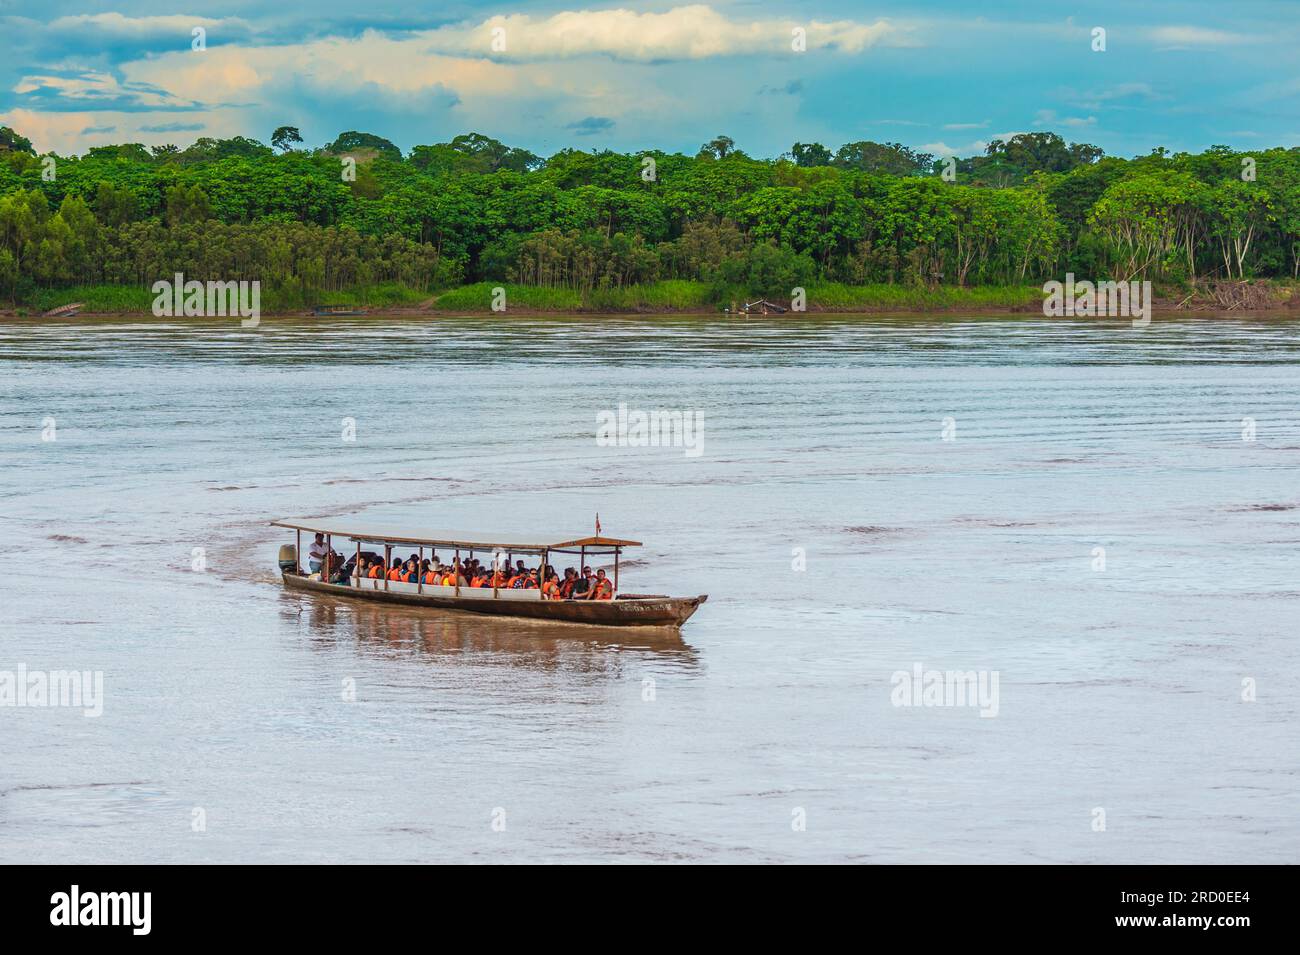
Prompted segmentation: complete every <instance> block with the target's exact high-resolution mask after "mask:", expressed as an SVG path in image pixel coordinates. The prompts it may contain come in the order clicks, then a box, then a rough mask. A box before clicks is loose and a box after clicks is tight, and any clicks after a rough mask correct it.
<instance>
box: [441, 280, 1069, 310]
mask: <svg viewBox="0 0 1300 955" xmlns="http://www.w3.org/2000/svg"><path fill="white" fill-rule="evenodd" d="M496 288H501V289H504V290H505V306H506V309H507V311H508V310H509V309H511V308H523V309H529V310H535V311H557V312H581V311H588V312H635V311H650V312H654V311H669V312H671V311H684V312H686V311H714V310H720V309H722V308H724V307H731V308H739V307H740V306H741V305H743V304H744V303H745V301H754V300H755V299H758V298H760V297H761V296H759V295H756V294H754V293H751V292H747V291H746V290H745V289H729V290H726V291H722V292H718V291H716V290H715V289H713V288H712V287H711V286H709V285H708V284H707V283H705V282H691V281H686V280H681V279H675V280H669V281H663V282H652V283H649V284H646V285H629V286H626V287H624V288H618V289H594V290H592V291H589V292H586V293H585V294H584V293H583V292H579V291H576V290H574V289H567V288H536V287H533V286H527V285H511V284H508V283H502V282H477V283H475V284H473V285H465V286H462V287H461V288H457V289H452V290H451V291H448V292H444V293H443V294H442V295H440V296H438V299H437V301H436V302H435V304H434V307H435V308H436V309H438V310H439V311H449V312H489V311H491V310H492V302H493V289H496ZM1042 298H1043V293H1042V290H1041V289H1040V288H1038V287H1037V286H1033V285H1012V286H980V287H972V288H958V287H957V286H952V285H941V286H938V287H936V288H912V287H908V286H902V285H843V284H840V283H838V282H820V283H817V284H815V285H811V286H809V287H808V289H807V304H808V310H809V311H813V312H817V311H854V310H873V311H888V310H891V309H897V310H908V309H944V308H961V307H963V306H967V307H973V308H1006V309H1012V308H1023V307H1025V306H1029V305H1037V304H1038V303H1040V302H1041V301H1042ZM788 301H789V299H788V298H787V297H781V298H780V299H778V300H777V303H778V304H782V305H784V304H787V303H788Z"/></svg>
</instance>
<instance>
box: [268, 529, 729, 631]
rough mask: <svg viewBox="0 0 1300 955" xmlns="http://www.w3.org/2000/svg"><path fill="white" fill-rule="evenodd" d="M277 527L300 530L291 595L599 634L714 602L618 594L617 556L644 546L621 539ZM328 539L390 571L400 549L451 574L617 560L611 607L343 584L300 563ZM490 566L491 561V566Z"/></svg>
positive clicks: (402, 585) (651, 623)
mask: <svg viewBox="0 0 1300 955" xmlns="http://www.w3.org/2000/svg"><path fill="white" fill-rule="evenodd" d="M271 524H272V526H274V527H282V528H286V529H288V530H291V531H294V532H295V535H296V539H295V542H294V543H293V544H286V545H285V546H283V547H281V548H280V571H281V577H282V579H283V581H284V586H285V589H286V590H300V591H309V592H311V593H321V594H330V595H331V596H337V597H351V598H354V599H357V600H374V601H382V602H386V603H394V604H402V605H405V606H415V607H429V608H431V609H434V610H448V611H455V612H462V613H474V614H485V615H493V616H504V617H525V618H529V619H533V620H544V621H553V622H556V623H564V624H589V625H593V626H599V627H671V628H674V629H677V628H680V627H681V625H682V624H683V623H685V622H686V620H687V619H688V618H689V617H690V616H691V614H693V613H695V611H696V610H697V609H698V608H699V606H700V604H702V603H704V601H706V600H708V599H709V598H708V595H707V594H700V595H699V596H696V597H669V596H666V595H664V594H632V593H622V592H620V591H619V580H618V571H619V567H618V565H619V557H620V556H621V554H622V552H623V550H624V549H625V548H628V547H640V546H641V542H640V541H634V540H624V539H622V538H617V537H602V536H599V535H597V536H593V537H575V538H544V539H543V540H541V541H538V540H537V539H533V540H531V541H528V540H517V539H515V538H513V537H510V536H497V537H493V536H485V535H482V534H460V533H454V532H448V531H436V532H435V531H424V530H421V531H414V530H405V531H403V530H398V529H392V528H384V527H374V526H366V525H361V524H353V523H349V522H346V521H343V522H340V521H334V520H307V519H304V520H296V519H286V520H278V521H272V522H271ZM303 532H306V533H308V534H323V535H324V536H325V545H326V550H327V552H328V553H334V552H335V551H334V540H335V538H343V539H345V540H347V541H348V542H349V548H348V549H349V550H351V549H353V547H352V546H351V545H355V551H356V556H357V558H358V559H359V558H360V557H361V556H362V555H363V554H366V553H368V554H372V555H375V556H379V555H380V554H381V551H380V548H382V557H383V560H384V566H385V567H391V566H392V558H393V556H394V550H393V549H394V548H395V547H396V548H399V551H398V556H400V555H401V550H405V549H407V548H418V559H419V560H421V561H423V560H424V557H425V549H426V548H429V549H430V553H431V555H432V554H436V553H437V551H436V549H437V548H442V549H443V555H444V556H445V555H446V554H447V552H449V551H450V552H451V554H452V561H453V562H452V564H451V566H453V567H460V566H461V560H462V558H466V559H468V558H472V557H474V555H475V554H484V555H490V556H491V558H492V561H497V560H500V559H502V558H504V559H505V560H506V561H507V562H510V561H513V560H514V559H515V556H516V555H525V556H537V557H539V558H540V566H542V567H546V566H547V563H548V560H549V558H550V556H551V555H552V554H576V555H578V557H579V560H580V564H579V567H580V568H581V567H582V566H585V565H586V563H587V561H588V559H589V558H592V557H608V556H613V558H614V565H613V594H612V597H611V599H607V600H588V599H577V600H557V599H554V598H550V597H546V596H544V595H543V594H542V592H541V591H540V590H511V589H506V588H497V587H467V586H450V585H442V584H426V583H424V582H422V581H418V580H417V581H416V582H412V583H407V582H403V581H400V580H388V579H387V578H384V579H379V578H370V577H357V576H356V575H355V571H354V572H353V575H352V576H350V577H345V578H343V580H342V581H340V582H335V583H331V582H330V578H331V577H334V578H336V579H337V573H336V572H331V568H330V567H329V565H328V561H326V566H325V567H324V568H323V569H324V571H325V573H324V574H321V573H307V572H306V571H304V570H303V568H302V566H301V564H300V562H299V561H300V555H301V554H302V535H303ZM492 561H489V563H491V562H492Z"/></svg>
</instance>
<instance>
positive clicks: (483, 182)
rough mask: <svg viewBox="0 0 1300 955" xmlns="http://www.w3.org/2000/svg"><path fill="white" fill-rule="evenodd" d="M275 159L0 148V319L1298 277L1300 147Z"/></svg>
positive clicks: (618, 302) (227, 147)
mask: <svg viewBox="0 0 1300 955" xmlns="http://www.w3.org/2000/svg"><path fill="white" fill-rule="evenodd" d="M272 141H273V142H274V143H275V145H276V147H277V148H278V150H279V153H278V154H277V152H276V150H274V149H272V148H270V147H267V146H264V145H262V144H261V143H258V142H256V141H254V140H251V139H246V138H243V137H235V138H233V139H227V140H214V139H200V140H199V141H197V142H196V143H194V144H193V145H191V146H189V147H187V148H185V149H180V148H178V147H175V146H161V147H154V148H152V149H146V148H145V147H144V146H141V145H139V144H123V145H118V146H104V147H96V148H93V149H91V150H89V151H88V152H87V153H86V154H85V155H83V156H71V157H60V156H53V155H47V156H37V155H35V154H34V151H33V149H32V147H31V144H30V143H29V142H28V141H27V140H26V139H24V138H23V137H21V136H20V135H18V134H17V133H15V132H14V131H13V130H9V129H7V128H0V296H3V297H4V298H7V299H8V300H9V301H11V302H16V303H22V304H23V305H25V306H26V307H29V308H37V307H40V306H41V305H43V304H45V303H50V302H54V303H56V304H58V303H61V302H64V301H68V300H70V299H71V300H86V301H87V304H88V305H89V306H91V307H96V303H97V302H102V303H104V304H105V309H104V310H120V309H119V308H114V307H112V306H111V305H109V304H108V303H111V302H118V303H125V302H129V303H133V304H132V305H131V306H130V310H135V305H134V303H136V302H138V301H140V299H139V294H138V293H139V292H140V291H141V290H143V291H144V293H145V295H146V297H148V289H149V287H150V286H151V285H152V283H153V282H155V281H157V280H159V279H170V278H171V277H172V276H173V275H174V274H175V273H177V272H180V273H183V274H184V276H185V278H186V279H191V280H192V279H197V280H200V281H206V280H218V281H232V280H242V279H249V280H253V279H256V280H259V281H260V282H261V284H262V304H263V308H264V309H266V310H267V311H277V310H294V309H298V308H308V307H311V306H314V305H320V304H363V305H370V306H372V307H383V306H389V307H393V306H398V305H409V304H414V303H417V302H420V301H424V300H426V299H429V298H433V297H434V296H435V295H438V294H439V293H440V292H442V293H443V294H442V295H441V297H440V298H439V299H438V307H439V308H441V309H452V308H466V309H475V310H477V309H479V308H482V307H484V306H483V301H484V295H483V289H484V286H486V288H487V289H488V290H489V295H488V296H487V297H486V298H487V300H488V302H489V304H490V289H491V288H492V287H495V286H497V285H506V286H508V287H509V288H510V293H509V295H508V301H509V302H510V304H515V305H519V306H522V307H527V308H574V307H580V308H586V309H610V310H621V309H656V308H659V309H695V308H707V307H718V306H722V305H726V304H729V303H731V302H737V301H741V300H752V299H754V298H758V297H765V298H768V299H771V300H774V301H781V302H786V301H789V299H790V297H791V295H792V294H793V293H792V290H793V289H794V288H796V287H802V288H805V289H807V290H808V293H809V305H810V307H811V308H818V307H831V308H850V307H873V308H875V307H888V303H889V302H891V301H895V302H897V304H898V307H918V306H924V305H929V304H931V303H932V304H933V305H935V306H936V307H943V306H944V305H946V304H970V305H989V306H993V305H1007V306H1014V305H1016V304H1021V303H1022V302H1021V299H1022V297H1023V291H1024V290H1025V289H1031V290H1032V289H1033V288H1035V287H1041V284H1042V282H1043V281H1044V280H1046V279H1049V278H1062V277H1063V276H1064V275H1065V273H1067V272H1073V273H1074V274H1075V275H1076V276H1078V277H1079V278H1081V279H1082V278H1091V279H1107V278H1113V279H1130V278H1138V279H1142V278H1147V279H1151V280H1153V281H1156V282H1158V283H1163V284H1166V285H1178V284H1189V283H1191V282H1193V281H1195V280H1200V279H1211V280H1230V281H1232V282H1241V281H1243V280H1248V279H1253V278H1271V279H1294V278H1295V277H1296V276H1297V275H1300V148H1292V149H1280V148H1274V149H1262V150H1254V151H1251V152H1249V153H1239V152H1235V151H1233V150H1231V149H1229V148H1227V147H1224V146H1215V147H1211V148H1210V149H1208V150H1206V151H1205V152H1203V153H1199V154H1188V153H1177V154H1170V153H1168V152H1167V151H1166V150H1164V149H1156V150H1154V151H1153V152H1152V153H1151V154H1150V155H1147V156H1141V157H1138V158H1135V159H1131V160H1125V159H1118V158H1114V157H1104V156H1102V154H1101V150H1099V149H1097V148H1096V147H1094V146H1090V145H1088V144H1080V143H1074V144H1067V143H1066V142H1065V141H1064V140H1063V139H1062V138H1061V137H1059V136H1056V135H1055V134H1051V133H1032V134H1022V135H1018V136H1015V137H1013V138H1011V139H1010V140H1008V141H1006V142H1001V141H995V142H994V143H992V144H990V146H989V147H988V150H987V152H986V154H985V155H983V156H976V157H970V158H966V159H962V160H960V161H957V162H955V163H945V162H943V161H936V160H935V157H933V156H928V155H925V154H921V153H917V152H914V151H913V150H911V149H908V148H907V147H905V146H901V145H899V144H896V143H884V144H881V143H870V142H859V143H846V144H844V145H842V146H840V147H839V148H838V149H835V150H831V149H830V148H828V147H825V146H823V145H821V144H818V143H796V144H794V147H793V148H792V149H791V151H790V153H788V154H787V155H785V156H782V157H778V158H776V159H756V158H753V157H750V156H747V155H746V154H745V153H744V152H743V151H741V150H739V149H737V148H736V146H735V144H734V143H733V142H732V141H731V140H730V139H728V138H727V137H725V136H720V137H718V138H717V139H715V140H713V141H711V142H709V143H706V144H705V145H704V146H703V147H702V148H701V150H700V151H699V153H698V154H697V155H695V156H687V155H683V154H680V153H671V154H670V153H664V152H661V151H655V150H651V151H647V152H645V153H639V154H619V153H612V152H596V153H586V152H581V151H577V150H571V149H566V150H561V151H560V152H558V153H556V154H555V155H553V156H551V157H549V158H547V159H543V158H541V157H538V156H535V155H534V154H532V153H530V152H528V151H527V150H523V149H519V148H517V147H510V146H507V145H505V144H503V143H500V142H497V141H496V140H492V139H489V138H488V137H485V136H481V135H479V134H468V135H464V136H458V137H456V138H455V139H453V140H452V141H451V142H449V143H438V144H432V145H419V146H416V147H414V148H413V149H412V150H410V152H409V153H407V154H406V155H403V154H402V153H401V151H400V150H398V149H397V147H396V146H394V145H393V144H392V143H390V142H388V141H387V140H385V139H383V138H382V137H379V136H376V135H374V134H371V133H362V132H356V131H349V132H346V133H343V134H342V135H340V136H339V137H338V138H337V139H336V140H335V141H334V142H333V143H331V144H330V145H329V146H328V147H325V148H323V149H318V150H313V151H306V150H301V149H297V148H295V146H297V145H299V144H300V143H301V138H300V137H299V136H298V135H297V131H296V130H294V129H293V128H292V127H280V128H278V129H276V130H275V133H274V134H273V137H272ZM951 173H955V181H950V179H951V178H952V176H951V175H949V174H951ZM106 286H108V287H116V288H117V289H118V290H117V291H110V290H108V289H106V288H104V287H106ZM82 289H84V290H86V291H85V294H84V295H82V296H81V298H80V299H77V298H76V297H75V296H74V294H73V293H74V292H75V293H77V294H80V291H79V290H82ZM447 290H450V291H447ZM96 296H99V298H98V299H96V300H95V302H92V301H90V300H91V299H93V298H95V297H96ZM1031 300H1032V296H1031ZM458 303H462V304H458Z"/></svg>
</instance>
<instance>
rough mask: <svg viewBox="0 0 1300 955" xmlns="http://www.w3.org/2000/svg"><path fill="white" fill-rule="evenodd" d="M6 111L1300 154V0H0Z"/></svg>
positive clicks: (254, 122) (49, 127)
mask: <svg viewBox="0 0 1300 955" xmlns="http://www.w3.org/2000/svg"><path fill="white" fill-rule="evenodd" d="M196 30H200V31H202V32H201V35H200V36H201V39H202V40H203V42H202V43H199V42H198V41H197V40H196V38H195V31H196ZM797 31H798V32H797ZM1098 31H1104V32H1103V33H1098ZM801 41H802V42H801ZM1103 44H1104V49H1097V47H1098V46H1100V45H1103ZM799 46H802V49H796V47H799ZM196 47H201V48H196ZM0 125H9V126H12V127H14V128H15V129H17V130H18V131H19V132H20V133H22V134H23V135H25V136H27V137H28V138H29V139H31V140H32V141H33V144H34V145H35V146H36V148H37V150H38V151H42V152H43V151H46V150H55V151H57V152H59V153H60V154H63V155H68V154H80V153H84V152H85V151H86V150H87V149H88V148H90V147H91V146H97V145H104V144H107V143H120V142H140V143H144V144H146V145H158V144H162V143H175V144H177V145H178V146H181V147H182V148H184V147H185V146H186V145H188V144H189V143H191V142H193V141H194V140H195V139H197V138H199V137H200V136H212V137H229V136H235V135H241V136H249V137H252V138H254V139H258V140H261V141H262V142H269V141H270V138H271V132H272V130H273V129H275V128H276V127H277V126H281V125H290V126H296V127H298V128H299V129H300V130H301V131H302V135H303V138H304V140H305V141H306V145H307V146H322V145H325V144H327V143H329V142H330V141H332V140H333V139H334V138H335V137H336V136H337V135H338V133H340V132H342V131H344V130H348V129H356V130H361V131H364V132H371V133H376V134H378V135H380V136H384V137H386V138H388V139H390V140H392V141H393V142H394V143H396V144H397V145H398V146H400V147H401V148H402V149H403V150H407V149H410V147H412V146H414V145H417V144H421V143H436V142H446V141H448V140H450V139H451V138H452V137H453V136H455V135H457V134H459V133H464V132H480V133H484V134H486V135H488V136H491V137H493V138H496V139H500V140H502V141H504V142H506V143H509V144H510V145H512V146H521V147H524V148H526V149H530V150H532V151H534V152H536V153H538V154H540V155H549V154H551V153H553V152H555V151H557V150H559V149H562V148H565V147H575V148H581V149H587V150H592V149H614V150H618V151H621V152H635V151H639V150H644V149H648V148H660V149H665V150H668V151H677V150H680V151H683V152H687V153H690V154H693V153H694V152H695V151H696V150H697V149H698V148H699V146H700V145H701V144H702V143H704V142H706V141H707V140H710V139H713V138H714V137H715V136H718V135H720V134H725V135H728V136H730V137H731V138H732V139H733V140H735V142H736V144H737V146H738V147H739V148H741V149H743V150H745V151H746V152H748V153H749V154H750V155H753V156H759V157H771V156H777V155H780V154H782V153H785V152H787V151H788V150H789V149H790V147H791V145H792V144H793V143H795V142H805V143H806V142H820V143H823V144H824V145H827V146H829V147H830V148H832V149H834V148H836V147H837V146H839V145H840V144H842V143H845V142H854V141H858V140H864V139H869V140H875V141H877V142H886V141H890V142H901V143H904V144H906V145H909V146H912V147H913V148H917V149H921V150H923V151H926V152H931V153H935V154H936V155H958V156H967V155H972V154H974V153H978V152H982V151H983V149H984V147H985V145H986V144H987V143H988V142H989V141H990V140H991V139H994V138H1006V137H1007V136H1010V135H1014V134H1015V133H1018V132H1035V131H1043V130H1051V131H1055V132H1058V133H1060V134H1061V135H1062V136H1064V137H1065V138H1066V139H1067V140H1070V141H1078V142H1089V143H1093V144H1095V145H1098V146H1101V147H1102V148H1103V149H1105V150H1106V152H1107V153H1108V154H1110V155H1120V156H1134V155H1142V154H1146V153H1149V152H1150V151H1151V150H1152V149H1153V148H1155V147H1157V146H1164V147H1167V148H1169V149H1170V150H1173V151H1181V150H1188V151H1198V150H1201V149H1204V148H1205V147H1207V146H1210V145H1214V144H1226V145H1230V146H1233V147H1236V148H1238V149H1243V150H1246V149H1258V148H1265V147H1269V146H1288V147H1289V146H1300V0H1232V2H1223V0H1143V2H1141V3H1137V2H1133V0H1126V2H1111V0H1106V2H1099V3H1082V2H1075V3H1058V2H1056V0H1036V2H1020V0H1006V2H996V0H989V2H984V3H979V2H973V0H966V2H955V0H909V2H906V3H904V2H884V3H870V2H858V3H849V2H843V0H824V2H807V3H805V2H769V0H745V2H725V0H714V2H709V3H680V2H679V3H673V2H666V3H638V4H630V3H629V4H618V3H613V4H602V3H598V2H597V3H590V4H584V3H571V2H564V0H560V2H527V0H520V2H513V3H511V2H506V3H493V4H481V3H468V2H459V0H451V2H449V3H432V2H428V0H426V2H423V3H417V2H408V0H366V2H364V3H358V2H357V0H313V2H312V3H311V4H304V5H302V6H301V7H300V8H298V9H288V8H286V5H285V4H284V3H283V2H282V0H281V2H277V3H270V2H263V0H259V2H254V0H224V2H222V3H220V4H204V3H191V2H187V0H116V2H114V0H108V2H101V3H87V2H81V3H72V2H67V0H40V2H35V0H0Z"/></svg>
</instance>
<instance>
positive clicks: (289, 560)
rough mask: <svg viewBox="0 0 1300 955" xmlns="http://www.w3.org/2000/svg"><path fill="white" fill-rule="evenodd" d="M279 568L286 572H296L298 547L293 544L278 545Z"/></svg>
mask: <svg viewBox="0 0 1300 955" xmlns="http://www.w3.org/2000/svg"><path fill="white" fill-rule="evenodd" d="M280 570H281V571H282V572H283V573H286V574H296V573H297V572H298V548H297V547H295V546H294V545H293V544H281V545H280Z"/></svg>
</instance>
